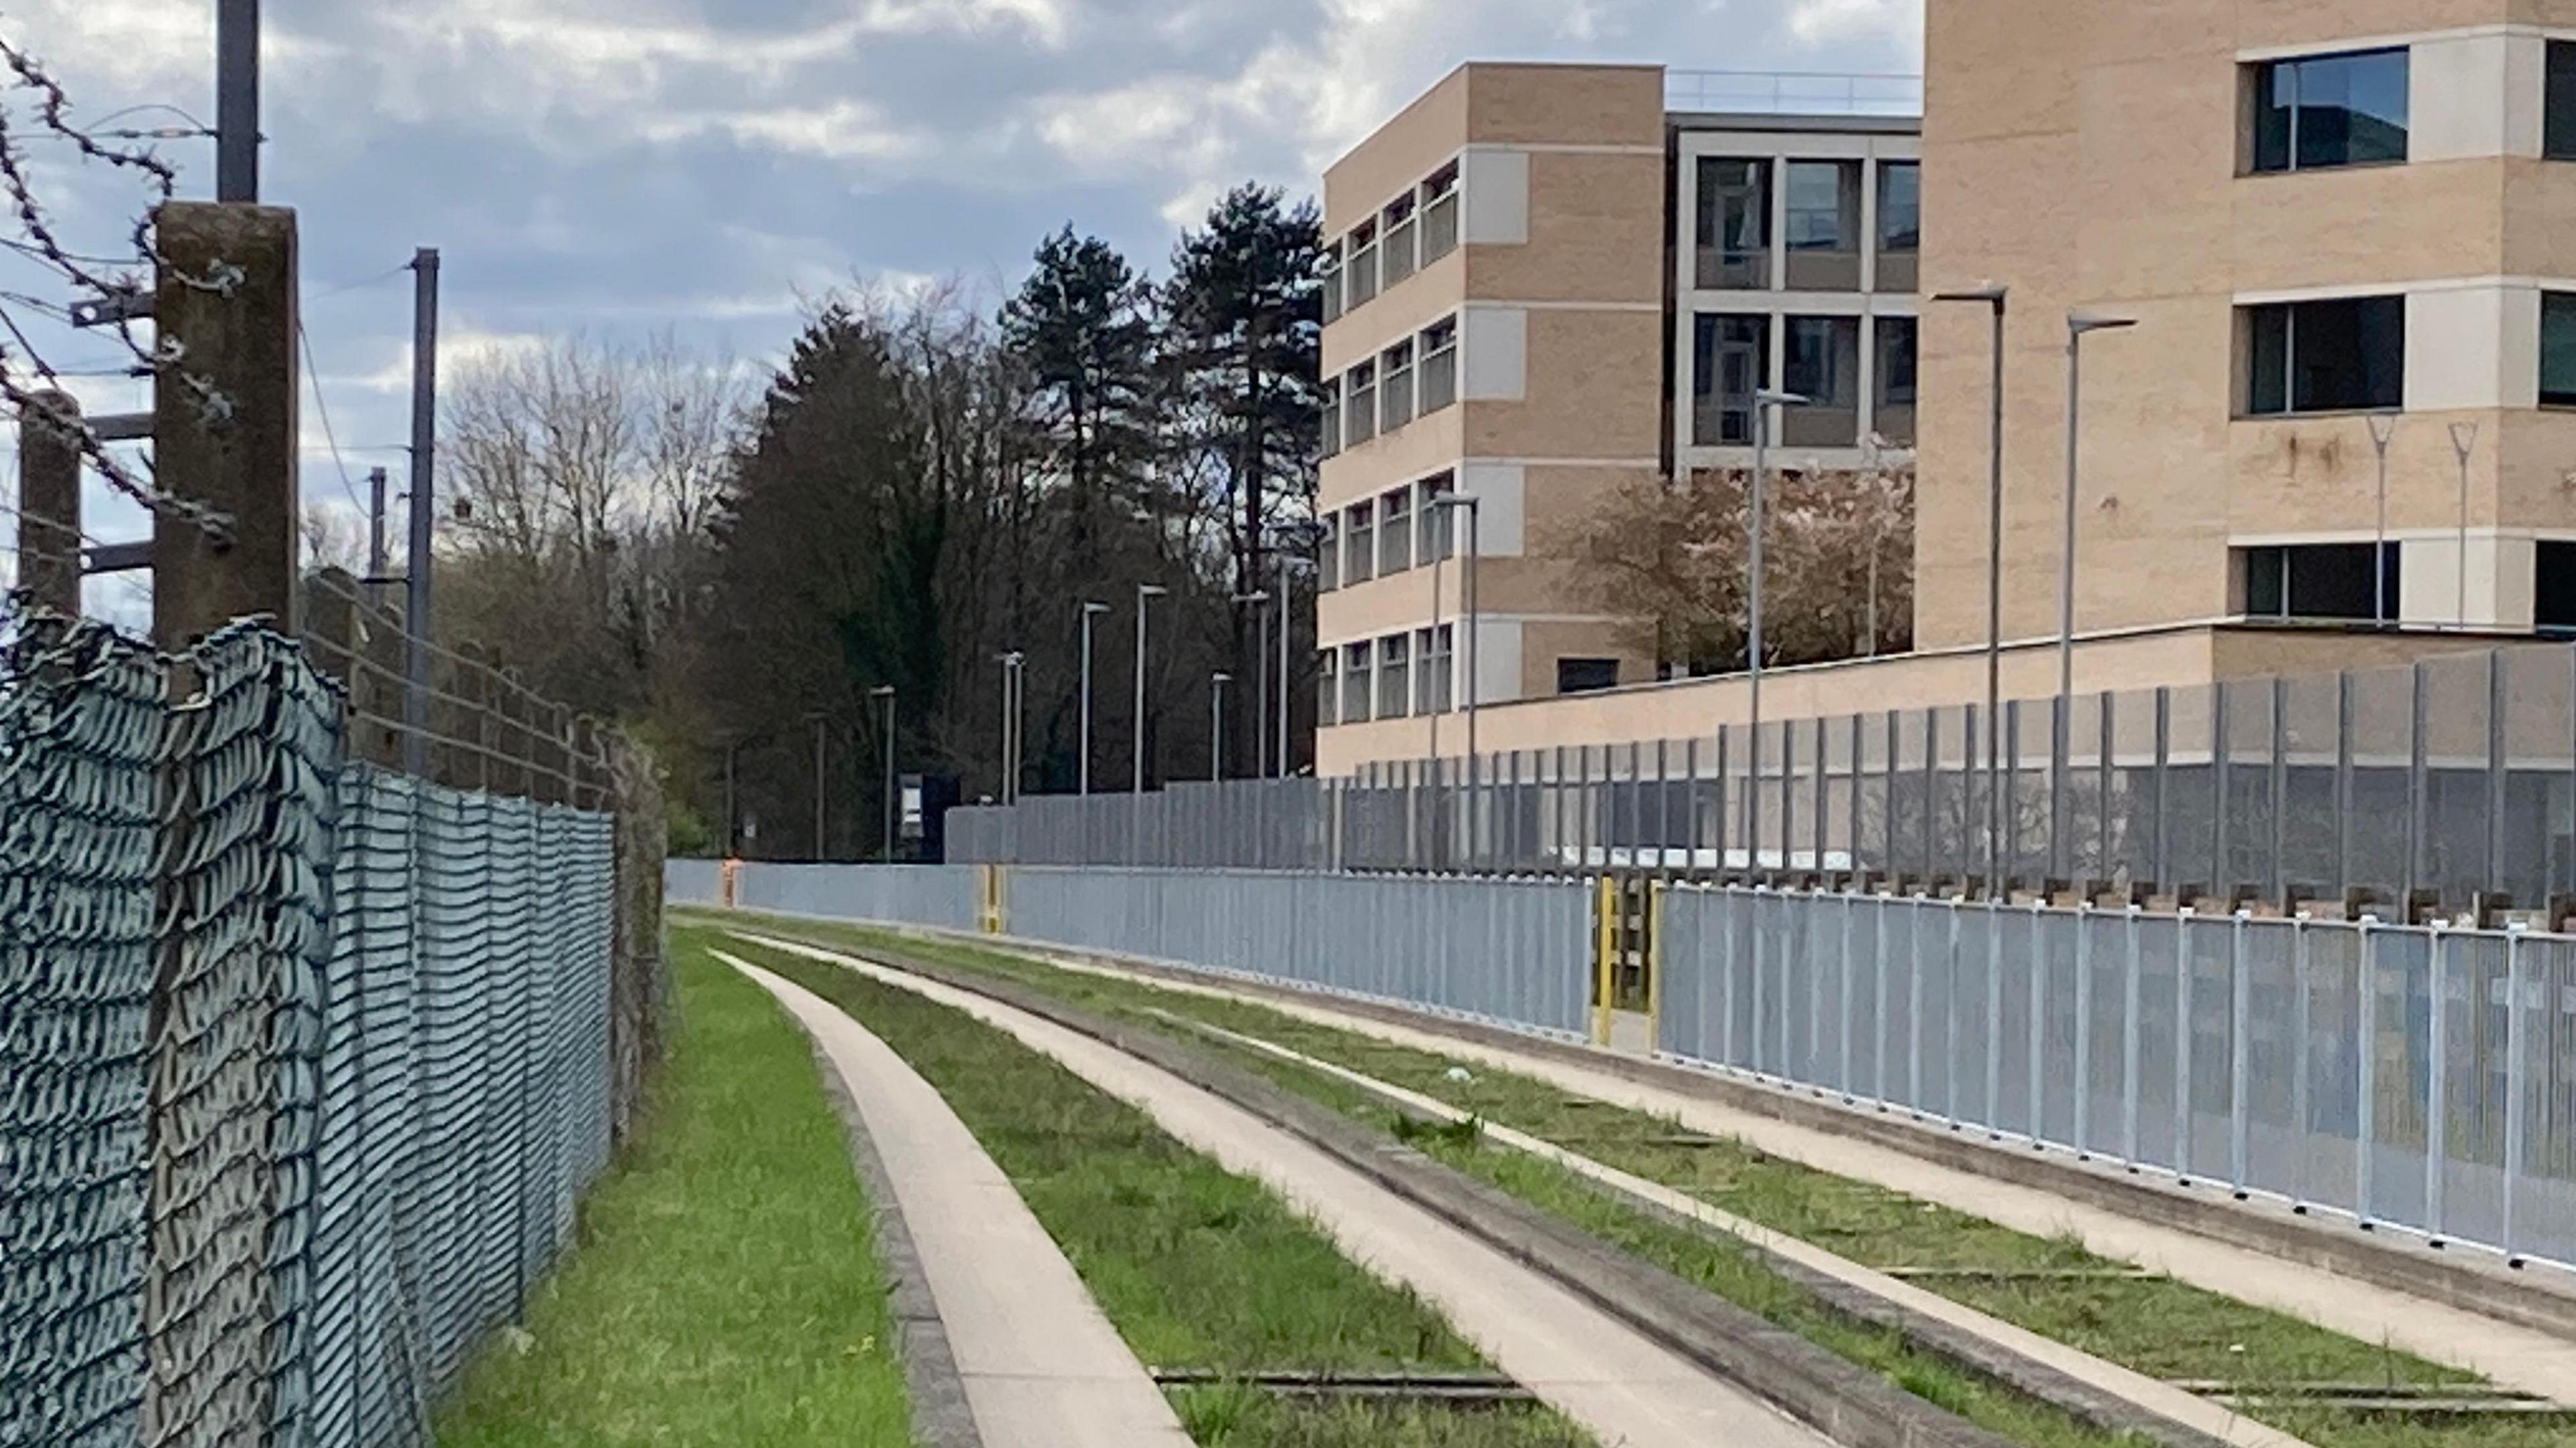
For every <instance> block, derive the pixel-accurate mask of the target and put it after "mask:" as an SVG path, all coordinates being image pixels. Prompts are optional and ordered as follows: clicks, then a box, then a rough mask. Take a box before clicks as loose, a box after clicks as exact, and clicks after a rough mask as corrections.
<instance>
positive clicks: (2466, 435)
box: [2451, 422, 2478, 628]
mask: <svg viewBox="0 0 2576 1448" xmlns="http://www.w3.org/2000/svg"><path fill="white" fill-rule="evenodd" d="M2477 450H2478V425H2477V424H2476V423H2474V422H2455V423H2452V424H2451V451H2453V452H2455V453H2457V454H2459V457H2460V569H2459V572H2460V619H2459V624H2460V627H2462V628H2467V627H2468V626H2469V459H2470V457H2471V456H2473V455H2474V454H2475V453H2476V452H2477Z"/></svg>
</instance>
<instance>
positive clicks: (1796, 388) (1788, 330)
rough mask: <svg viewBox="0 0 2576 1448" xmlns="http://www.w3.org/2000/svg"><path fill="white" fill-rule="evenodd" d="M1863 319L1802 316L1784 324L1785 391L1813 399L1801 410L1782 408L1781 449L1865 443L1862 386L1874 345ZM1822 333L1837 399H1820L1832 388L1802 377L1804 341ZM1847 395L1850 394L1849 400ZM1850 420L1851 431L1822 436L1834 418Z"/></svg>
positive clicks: (1843, 315)
mask: <svg viewBox="0 0 2576 1448" xmlns="http://www.w3.org/2000/svg"><path fill="white" fill-rule="evenodd" d="M1864 320H1865V319H1864V318H1862V317H1861V316H1860V315H1859V314H1858V313H1856V312H1798V313H1794V314H1791V315H1788V316H1785V317H1783V318H1782V319H1781V322H1780V388H1781V390H1782V391H1784V392H1792V393H1797V394H1798V395H1800V396H1803V397H1805V398H1806V399H1807V403H1806V405H1804V406H1800V407H1791V408H1783V409H1781V412H1780V415H1779V417H1778V419H1777V421H1778V422H1779V426H1780V436H1779V437H1778V439H1776V441H1777V444H1778V445H1779V446H1781V447H1787V448H1808V447H1821V448H1848V447H1858V446H1859V445H1860V439H1861V425H1860V424H1861V407H1862V404H1863V401H1864V398H1863V395H1862V392H1861V385H1860V374H1861V356H1862V352H1863V350H1864V349H1865V348H1866V347H1867V346H1868V345H1869V341H1868V338H1867V337H1866V336H1865V335H1864V330H1865V329H1864V327H1863V325H1862V324H1863V321H1864ZM1819 328H1821V329H1822V330H1823V332H1824V335H1825V337H1826V344H1825V345H1826V349H1827V350H1826V355H1825V357H1824V358H1823V361H1822V363H1821V364H1820V365H1821V366H1823V367H1824V368H1825V369H1826V370H1827V371H1828V372H1829V373H1831V374H1833V375H1832V376H1830V377H1829V378H1828V379H1827V380H1830V381H1832V382H1834V383H1835V384H1836V388H1837V389H1838V390H1836V391H1835V395H1833V396H1831V397H1826V396H1819V395H1818V394H1820V393H1823V392H1825V391H1827V390H1828V389H1826V388H1822V387H1818V386H1816V385H1815V384H1814V383H1813V382H1807V383H1804V384H1802V383H1801V382H1800V380H1799V376H1798V370H1797V369H1798V366H1799V359H1798V347H1799V341H1800V338H1801V337H1803V336H1806V335H1809V334H1810V333H1812V332H1814V331H1815V330H1817V329H1819ZM1845 394H1848V395H1847V396H1846V395H1845ZM1845 416H1848V417H1849V418H1850V419H1851V431H1850V435H1849V436H1845V435H1844V434H1843V433H1842V432H1840V431H1832V432H1822V433H1820V432H1819V429H1820V428H1822V427H1823V426H1824V425H1825V423H1826V421H1827V420H1828V419H1838V418H1841V417H1845Z"/></svg>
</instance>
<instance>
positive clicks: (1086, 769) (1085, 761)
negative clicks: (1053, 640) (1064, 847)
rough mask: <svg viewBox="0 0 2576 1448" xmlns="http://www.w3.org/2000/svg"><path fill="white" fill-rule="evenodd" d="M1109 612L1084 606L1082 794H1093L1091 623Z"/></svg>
mask: <svg viewBox="0 0 2576 1448" xmlns="http://www.w3.org/2000/svg"><path fill="white" fill-rule="evenodd" d="M1108 611H1109V605H1107V604H1105V603H1086V604H1084V605H1083V606H1082V765H1081V767H1080V769H1079V770H1078V771H1076V772H1077V773H1078V774H1079V775H1080V776H1081V787H1080V790H1079V792H1080V793H1082V794H1089V793H1091V621H1092V620H1093V619H1095V618H1098V617H1099V616H1100V615H1102V614H1104V613H1107V612H1108Z"/></svg>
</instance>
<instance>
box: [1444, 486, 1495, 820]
mask: <svg viewBox="0 0 2576 1448" xmlns="http://www.w3.org/2000/svg"><path fill="white" fill-rule="evenodd" d="M1431 509H1432V511H1433V512H1435V513H1442V514H1447V513H1459V512H1463V513H1465V514H1466V515H1467V546H1466V548H1465V550H1464V551H1463V552H1462V553H1461V554H1460V555H1459V557H1460V562H1459V564H1458V568H1459V600H1458V603H1459V609H1458V611H1459V613H1460V615H1461V616H1462V618H1463V620H1464V623H1465V630H1464V631H1465V634H1466V637H1465V639H1464V640H1462V641H1461V643H1462V647H1459V648H1456V649H1454V650H1453V651H1452V653H1451V664H1450V667H1451V668H1453V669H1455V670H1456V671H1457V672H1456V674H1455V675H1453V677H1454V678H1460V679H1463V680H1464V687H1463V690H1461V689H1455V688H1453V689H1452V691H1451V692H1452V694H1453V695H1457V694H1460V693H1462V692H1463V694H1464V697H1465V699H1466V708H1467V754H1466V761H1465V763H1466V769H1465V771H1464V773H1465V774H1466V776H1467V841H1468V845H1469V847H1470V848H1473V847H1474V845H1475V842H1476V840H1477V839H1478V837H1479V836H1478V826H1479V824H1480V823H1481V822H1480V821H1479V820H1478V819H1477V818H1476V815H1477V808H1476V805H1477V799H1476V787H1477V784H1478V779H1477V772H1478V763H1477V758H1476V703H1477V699H1476V665H1477V659H1476V634H1477V632H1478V624H1479V619H1478V617H1477V612H1476V555H1477V554H1479V553H1481V552H1483V551H1484V542H1483V539H1484V518H1485V500H1484V499H1482V498H1480V497H1478V496H1476V495H1475V494H1473V493H1442V494H1441V495H1440V496H1438V497H1436V498H1433V499H1432V500H1431ZM1435 536H1436V535H1435ZM1450 536H1451V537H1453V538H1454V537H1455V536H1456V535H1455V533H1454V532H1453V533H1452V534H1451V535H1450ZM1448 551H1449V550H1448V549H1446V548H1436V549H1434V550H1433V551H1432V555H1431V642H1432V646H1433V647H1434V648H1437V647H1438V646H1439V643H1440V565H1441V563H1442V562H1443V561H1444V559H1445V558H1446V556H1447V554H1448ZM1431 769H1432V777H1433V779H1434V780H1437V779H1438V778H1439V771H1440V711H1439V710H1436V709H1435V710H1433V711H1432V714H1431Z"/></svg>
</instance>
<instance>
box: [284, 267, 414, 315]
mask: <svg viewBox="0 0 2576 1448" xmlns="http://www.w3.org/2000/svg"><path fill="white" fill-rule="evenodd" d="M410 270H411V263H409V262H405V263H403V264H402V265H400V266H397V267H393V268H390V269H388V270H386V271H385V272H383V273H381V274H379V275H376V276H371V277H368V278H367V279H366V280H364V281H355V282H349V283H346V284H344V285H341V286H336V287H332V288H330V289H329V290H327V291H321V292H316V293H314V294H313V295H312V296H309V297H306V298H304V299H303V305H305V306H308V307H309V306H312V305H313V304H314V303H316V302H327V301H329V300H331V299H332V298H333V297H345V296H347V295H348V294H349V293H351V292H360V291H365V290H366V289H367V288H369V287H380V286H383V285H384V284H385V283H387V282H389V281H392V280H393V279H394V278H396V277H398V276H401V275H402V274H403V273H404V272H407V271H410Z"/></svg>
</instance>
